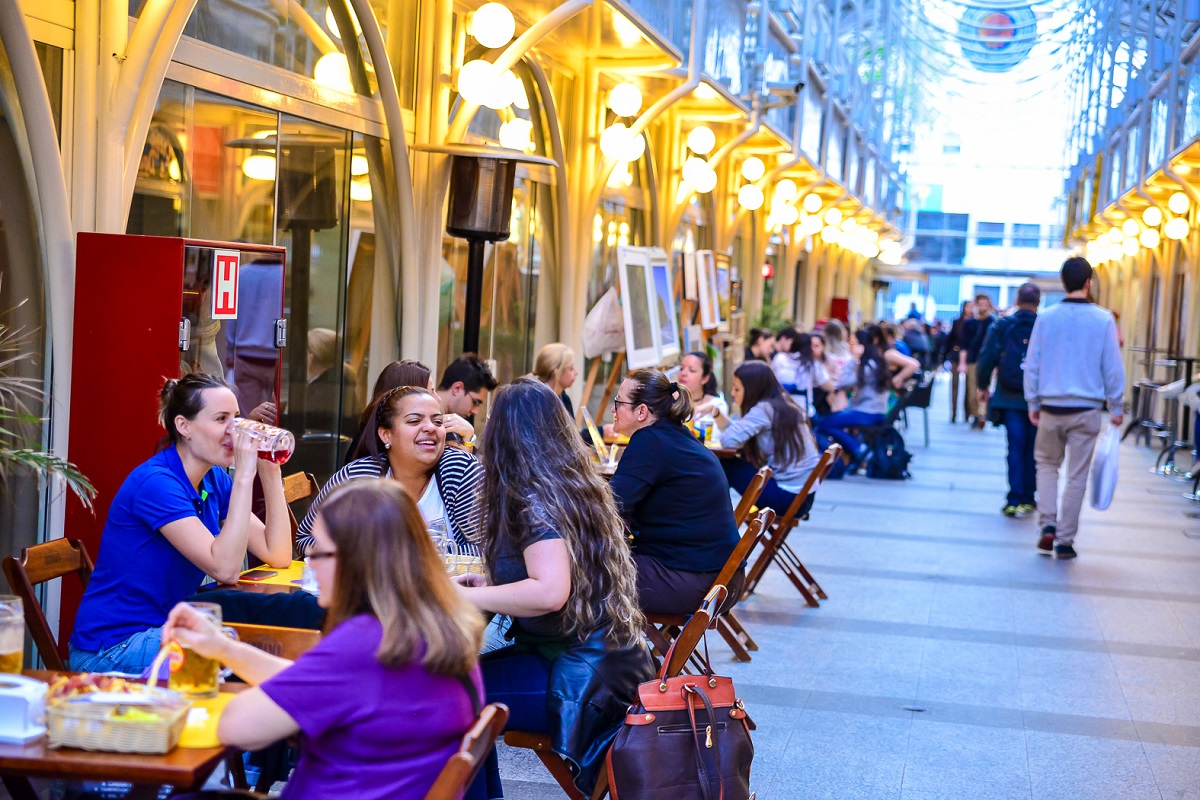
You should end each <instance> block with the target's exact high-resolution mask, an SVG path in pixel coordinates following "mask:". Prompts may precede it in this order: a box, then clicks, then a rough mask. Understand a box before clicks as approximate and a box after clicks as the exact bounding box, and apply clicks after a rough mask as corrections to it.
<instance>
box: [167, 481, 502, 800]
mask: <svg viewBox="0 0 1200 800" xmlns="http://www.w3.org/2000/svg"><path fill="white" fill-rule="evenodd" d="M313 536H314V537H315V540H316V546H315V547H314V548H313V550H312V551H311V552H310V553H309V558H310V559H311V563H312V566H313V571H314V572H315V573H316V577H317V583H318V585H319V586H320V603H321V605H322V606H324V607H325V608H327V609H328V615H327V617H326V626H327V627H326V633H325V635H324V637H323V638H322V639H321V643H320V644H318V645H317V646H316V647H314V648H313V649H312V650H310V651H308V652H307V653H305V654H304V655H303V656H301V657H300V658H299V659H298V660H297V661H296V662H295V663H293V662H290V661H287V660H285V659H282V658H276V657H275V656H272V655H269V654H267V653H264V652H262V651H261V650H257V649H255V648H253V647H251V646H249V645H247V644H243V643H240V642H235V641H232V640H230V639H227V638H225V637H224V636H222V635H221V633H220V631H218V630H217V628H216V626H214V625H213V624H211V623H210V622H209V621H208V619H207V618H206V617H202V616H201V615H200V614H199V613H197V612H196V611H195V610H194V609H192V608H191V607H190V606H187V605H179V606H176V607H175V609H174V610H173V611H172V612H171V616H170V618H169V619H168V620H167V625H166V627H165V628H164V630H163V638H164V640H167V639H174V640H175V641H177V642H179V643H180V644H182V645H183V646H184V647H189V648H191V649H192V650H194V651H196V652H197V653H199V654H201V655H203V656H207V657H210V658H217V659H219V660H220V661H221V662H222V663H224V664H226V665H228V666H229V667H230V668H232V669H233V671H234V672H236V673H237V674H238V676H239V677H241V678H242V679H243V680H245V681H246V682H247V683H249V684H252V685H254V686H255V687H256V688H254V689H250V690H248V691H245V692H242V693H241V694H239V695H238V696H237V697H236V698H234V699H233V700H232V701H231V702H230V703H229V705H228V706H226V708H225V710H224V712H223V713H222V715H221V721H220V723H219V724H218V727H217V736H218V738H219V739H220V740H221V743H222V744H225V745H229V746H232V747H238V748H241V749H243V750H257V749H259V748H262V747H265V746H266V745H268V744H270V743H272V742H276V741H279V740H280V739H285V738H287V737H289V736H293V735H295V734H300V760H299V762H298V763H297V765H296V770H295V771H294V772H293V773H292V777H291V778H290V779H289V780H288V782H287V788H285V789H284V792H283V797H284V798H305V800H316V799H318V798H338V800H346V798H351V797H352V798H355V800H363V799H365V800H371V799H372V798H379V800H383V798H389V799H390V798H401V799H405V798H411V800H419V798H423V797H425V794H426V792H428V791H429V788H430V787H431V786H432V785H433V782H434V780H435V779H436V778H437V775H438V773H439V772H441V769H442V767H443V766H444V765H445V763H446V761H447V759H449V758H450V756H451V755H453V754H454V753H455V751H456V750H457V749H458V746H459V742H460V741H461V739H462V737H463V734H465V733H466V732H467V730H468V729H469V728H470V727H471V724H472V723H473V721H474V719H475V715H476V711H475V708H476V706H477V705H478V704H479V702H480V701H481V699H482V697H483V684H482V680H481V678H480V674H479V667H478V653H479V646H480V639H481V636H482V631H483V620H482V618H481V617H480V615H479V613H478V611H477V610H476V609H475V607H474V606H472V605H471V604H470V603H469V602H468V601H467V600H466V599H464V598H462V597H461V596H460V595H459V594H458V593H457V591H456V590H455V588H454V586H453V585H452V584H451V583H450V579H449V578H448V577H447V576H446V570H445V567H444V566H443V564H442V560H441V557H440V556H439V555H438V552H437V550H436V549H435V548H434V545H433V540H432V539H431V538H430V537H429V535H428V534H427V533H426V532H425V525H424V523H423V522H422V521H421V515H420V513H419V512H418V511H417V507H416V505H415V504H414V503H413V501H412V499H411V498H410V497H409V496H408V495H407V494H406V493H405V492H404V490H403V489H402V488H400V487H399V486H398V485H396V484H395V483H393V482H391V481H386V480H378V479H374V478H370V479H362V480H356V481H350V482H349V483H347V484H345V485H344V486H340V487H338V489H337V490H336V491H334V492H332V493H331V494H330V495H329V496H328V497H327V498H326V500H325V502H324V503H323V504H322V505H321V513H320V515H319V516H318V517H317V520H316V523H315V525H314V526H313Z"/></svg>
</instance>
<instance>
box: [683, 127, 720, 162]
mask: <svg viewBox="0 0 1200 800" xmlns="http://www.w3.org/2000/svg"><path fill="white" fill-rule="evenodd" d="M687 146H688V148H689V149H690V150H691V151H692V152H693V153H695V154H696V155H698V156H705V155H708V154H709V153H711V152H712V149H713V148H714V147H716V146H717V135H716V134H715V133H713V132H712V128H709V127H708V126H707V125H699V126H697V127H695V128H692V130H691V132H690V133H688V137H687Z"/></svg>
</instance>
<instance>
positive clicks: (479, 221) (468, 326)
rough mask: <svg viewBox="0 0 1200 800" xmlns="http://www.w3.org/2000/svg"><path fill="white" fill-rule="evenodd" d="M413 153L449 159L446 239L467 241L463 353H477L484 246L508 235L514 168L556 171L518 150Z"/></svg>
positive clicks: (471, 148) (451, 147)
mask: <svg viewBox="0 0 1200 800" xmlns="http://www.w3.org/2000/svg"><path fill="white" fill-rule="evenodd" d="M415 149H420V150H425V151H428V152H433V153H440V154H444V155H449V156H450V197H449V201H450V202H449V204H448V208H447V211H446V233H448V234H450V235H451V236H454V237H456V238H459V239H466V240H467V287H466V288H467V291H466V305H465V308H464V310H463V352H465V353H478V352H479V320H480V316H481V315H482V312H483V254H484V245H485V244H487V243H488V242H503V241H505V240H507V239H508V237H509V234H510V232H511V231H510V229H509V224H510V221H511V218H512V198H513V185H514V183H515V181H516V177H517V164H518V163H521V162H524V163H534V164H546V165H550V166H554V165H555V162H554V161H552V160H551V159H549V158H543V157H542V156H531V155H528V154H527V153H523V152H521V151H519V150H505V149H501V148H496V147H482V146H476V145H448V146H445V147H437V146H428V145H427V146H424V147H422V146H420V145H416V146H415Z"/></svg>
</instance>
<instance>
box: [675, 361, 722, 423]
mask: <svg viewBox="0 0 1200 800" xmlns="http://www.w3.org/2000/svg"><path fill="white" fill-rule="evenodd" d="M678 383H679V385H680V386H681V387H683V388H684V389H687V392H688V394H689V395H691V398H692V419H693V420H696V419H700V418H702V417H718V416H721V415H722V414H724V415H725V416H726V417H728V416H729V404H728V403H727V402H725V398H724V397H722V396H721V393H720V392H719V391H717V378H716V376H715V375H713V360H712V356H710V355H709V354H708V353H702V352H700V351H698V350H696V351H693V352H691V353H688V354H687V355H685V356H684V357H683V358H682V359H681V360H680V362H679V381H678Z"/></svg>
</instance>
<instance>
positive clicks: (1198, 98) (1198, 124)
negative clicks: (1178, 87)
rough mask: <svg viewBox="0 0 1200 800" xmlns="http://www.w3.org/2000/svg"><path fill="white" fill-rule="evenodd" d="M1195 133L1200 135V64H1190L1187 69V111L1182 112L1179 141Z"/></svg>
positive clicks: (1192, 136)
mask: <svg viewBox="0 0 1200 800" xmlns="http://www.w3.org/2000/svg"><path fill="white" fill-rule="evenodd" d="M1197 135H1200V65H1197V64H1192V65H1191V67H1190V68H1189V71H1188V83H1187V111H1186V113H1185V114H1184V121H1183V138H1182V139H1181V141H1187V140H1189V139H1193V138H1195V137H1196V136H1197Z"/></svg>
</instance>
